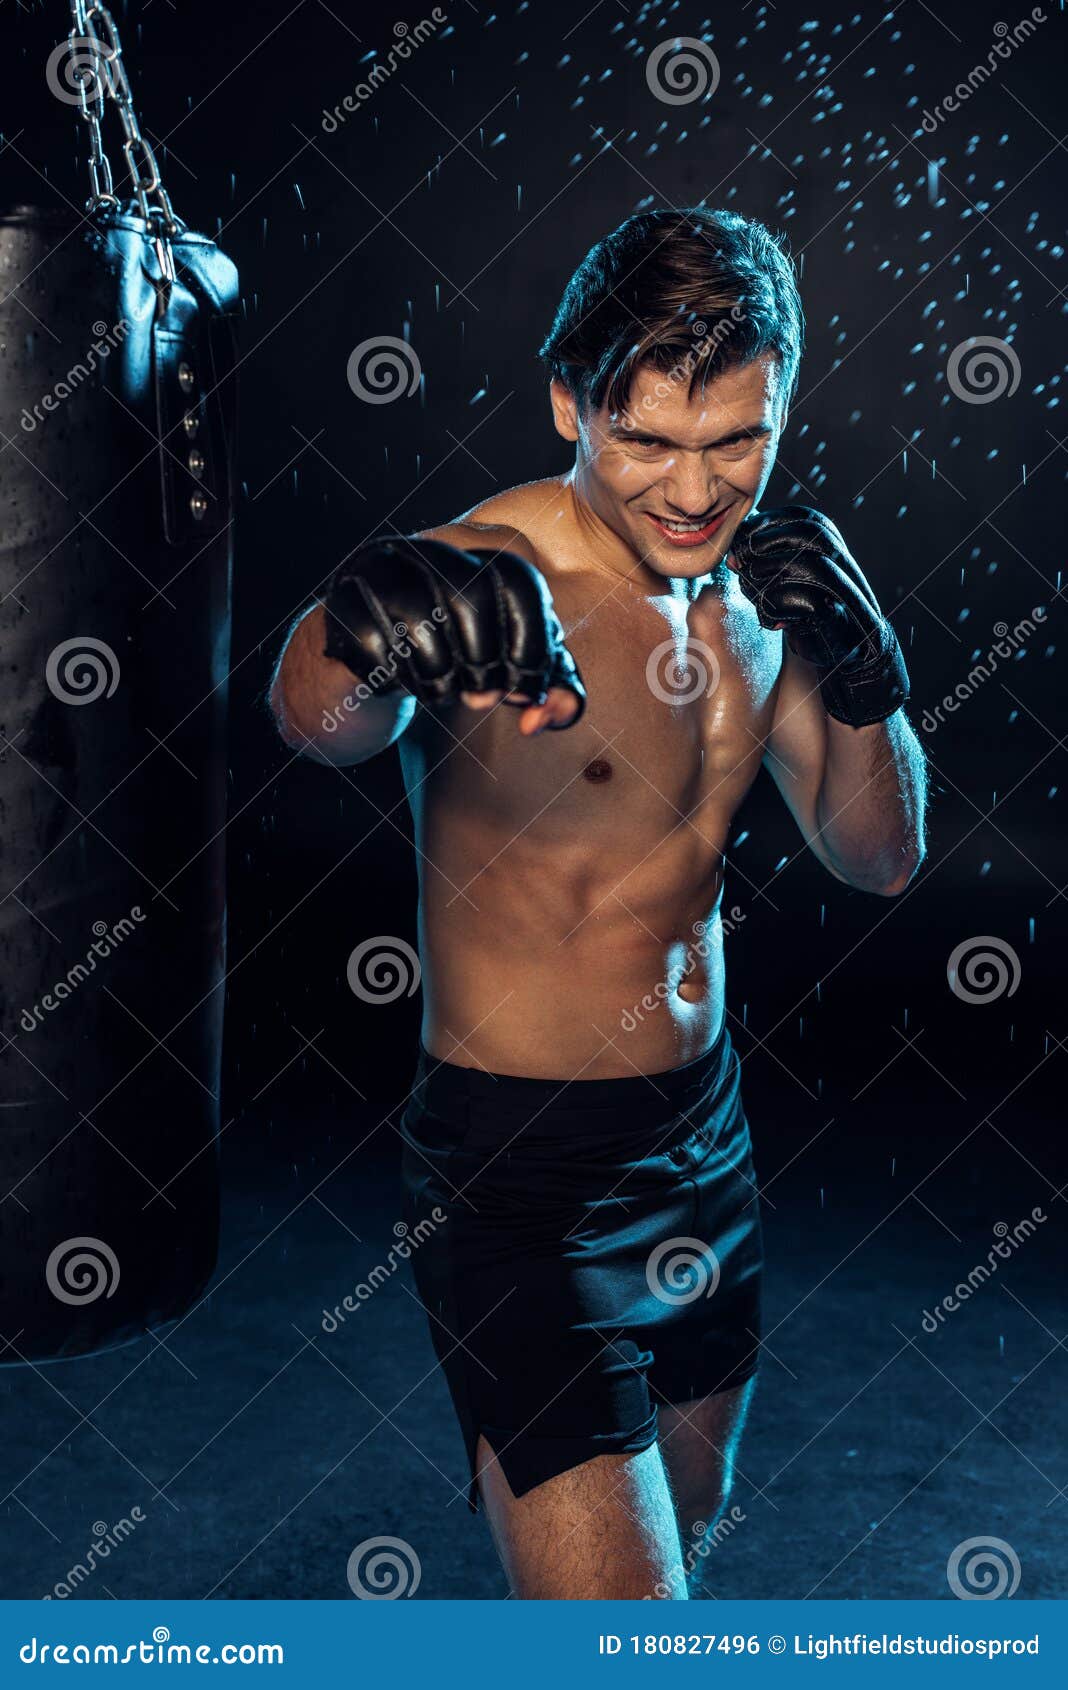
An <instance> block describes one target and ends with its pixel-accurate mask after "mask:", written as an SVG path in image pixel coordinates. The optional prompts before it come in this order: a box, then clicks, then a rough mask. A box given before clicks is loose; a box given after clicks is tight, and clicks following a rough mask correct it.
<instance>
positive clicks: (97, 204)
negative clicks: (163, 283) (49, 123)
mask: <svg viewBox="0 0 1068 1690" xmlns="http://www.w3.org/2000/svg"><path fill="white" fill-rule="evenodd" d="M70 9H71V30H70V34H69V36H68V37H67V45H68V48H69V50H70V73H71V76H72V78H73V80H74V83H75V86H76V87H77V89H78V110H79V112H80V114H81V116H82V117H84V119H85V121H86V123H87V124H88V126H89V174H90V177H91V179H92V185H93V193H92V197H91V199H90V200H89V201H88V202H87V204H86V210H87V211H97V210H99V209H100V208H101V207H102V206H106V205H111V206H115V207H119V206H120V205H121V201H120V200H119V198H118V195H117V194H116V193H115V187H114V182H113V179H112V174H111V162H110V160H109V159H108V156H107V153H106V152H105V151H104V140H103V136H102V134H101V129H100V120H101V118H102V117H103V115H104V107H105V96H109V97H110V98H111V100H113V101H114V103H115V105H116V107H117V108H118V113H119V121H120V123H121V124H122V130H123V135H124V140H123V144H122V150H123V152H124V153H125V155H126V165H127V168H128V170H129V172H130V178H131V180H132V182H133V186H134V193H135V194H136V196H137V203H138V206H139V208H140V212H141V216H142V217H143V218H144V220H145V222H146V223H147V224H148V226H149V227H150V228H152V229H154V231H155V235H156V238H157V242H158V250H159V251H160V256H161V262H163V259H164V250H165V251H166V260H167V262H166V265H165V269H167V270H171V273H172V275H173V269H172V266H171V264H170V251H169V247H168V246H167V242H168V241H169V240H170V239H172V238H173V237H174V236H175V235H177V234H178V233H179V232H180V229H181V224H180V223H179V222H178V220H177V218H176V217H175V215H174V209H173V207H172V205H171V201H170V196H169V195H168V193H167V190H166V188H165V187H164V186H163V183H162V181H161V179H160V173H159V165H158V164H157V162H156V155H155V153H154V152H153V151H152V148H151V147H150V146H149V144H148V142H147V141H146V140H145V138H144V136H143V135H142V133H141V126H140V124H139V123H138V121H137V115H136V113H135V112H134V109H133V93H132V91H131V88H130V84H129V81H128V79H127V76H126V69H125V66H124V65H123V62H122V43H121V42H120V40H119V32H118V28H117V26H116V23H115V19H114V18H113V17H112V15H111V13H110V12H109V11H108V9H107V7H106V6H100V5H96V4H94V3H87V0H70ZM98 21H99V23H100V25H101V27H102V29H103V32H104V33H103V36H102V35H101V34H100V32H99V31H98V28H97V23H98ZM150 199H151V200H154V201H155V203H154V204H150Z"/></svg>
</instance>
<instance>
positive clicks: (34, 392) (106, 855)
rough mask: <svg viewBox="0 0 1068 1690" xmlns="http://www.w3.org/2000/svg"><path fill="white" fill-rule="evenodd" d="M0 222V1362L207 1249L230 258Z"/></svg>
mask: <svg viewBox="0 0 1068 1690" xmlns="http://www.w3.org/2000/svg"><path fill="white" fill-rule="evenodd" d="M169 251H170V254H172V255H173V264H171V263H170V262H169V261H168V249H167V246H166V245H165V244H164V243H162V242H160V241H158V240H156V239H155V238H154V228H153V227H152V226H149V225H146V223H145V221H144V220H143V218H142V217H141V216H140V215H139V214H138V213H137V202H136V201H131V202H130V204H129V207H125V206H112V207H107V208H103V209H101V210H98V211H96V212H94V213H93V214H92V215H91V216H90V217H88V218H85V219H80V218H75V217H72V216H67V215H66V214H65V213H62V212H52V211H42V210H38V209H36V208H31V207H19V208H16V209H15V210H13V211H11V212H10V213H8V214H6V215H2V214H0V959H2V968H0V1036H2V1048H0V1364H2V1363H16V1364H17V1363H19V1362H21V1361H29V1360H38V1359H42V1358H54V1357H59V1356H70V1355H78V1354H83V1353H85V1352H87V1351H91V1350H96V1349H101V1348H107V1347H109V1346H112V1345H115V1344H118V1343H123V1342H125V1341H127V1340H129V1339H131V1338H133V1337H136V1336H137V1335H138V1334H140V1333H142V1332H144V1331H146V1330H148V1329H149V1328H152V1327H156V1326H160V1325H162V1324H164V1323H166V1322H168V1321H170V1320H173V1319H175V1318H176V1317H177V1316H179V1315H181V1314H182V1313H183V1312H184V1311H186V1310H187V1309H188V1308H189V1307H190V1305H191V1304H192V1303H193V1302H194V1301H195V1299H196V1298H197V1296H198V1295H199V1293H200V1292H201V1291H202V1290H203V1288H204V1286H205V1285H206V1283H207V1282H208V1280H209V1278H210V1276H211V1273H212V1271H213V1269H214V1265H215V1257H216V1248H217V1237H218V1173H217V1138H218V1112H219V1081H220V1054H221V1042H222V1014H223V982H224V974H225V888H224V843H225V831H224V830H225V821H226V815H225V808H226V806H225V797H226V786H225V782H226V748H225V726H226V695H227V673H228V666H229V639H230V569H231V533H232V522H233V423H234V364H235V358H234V349H233V332H232V313H233V311H234V309H235V305H236V292H237V274H236V271H235V269H234V266H233V265H232V264H231V262H230V260H229V259H228V258H226V257H225V256H224V255H223V254H222V253H221V252H220V251H219V250H218V248H217V247H216V246H215V245H214V244H213V243H212V242H211V241H209V240H207V239H205V238H204V237H203V236H200V235H196V234H194V233H192V232H191V231H189V230H187V229H186V228H185V226H184V225H182V224H180V223H179V224H178V225H177V233H176V234H175V235H174V238H173V241H172V242H171V243H170V247H169Z"/></svg>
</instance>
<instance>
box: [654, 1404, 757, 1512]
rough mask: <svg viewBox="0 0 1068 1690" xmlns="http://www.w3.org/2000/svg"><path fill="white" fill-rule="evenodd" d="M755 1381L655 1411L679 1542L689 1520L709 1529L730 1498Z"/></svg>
mask: <svg viewBox="0 0 1068 1690" xmlns="http://www.w3.org/2000/svg"><path fill="white" fill-rule="evenodd" d="M755 1385H756V1380H755V1379H747V1380H746V1382H745V1384H744V1385H736V1386H735V1387H734V1388H733V1389H731V1390H727V1391H717V1392H716V1394H715V1396H710V1397H702V1398H700V1399H698V1400H697V1401H696V1402H685V1403H676V1404H674V1405H673V1406H672V1407H670V1408H661V1409H660V1411H659V1413H658V1416H657V1419H658V1423H659V1439H660V1452H661V1455H662V1457H663V1460H664V1465H665V1467H666V1469H667V1472H668V1476H669V1478H670V1481H671V1489H672V1493H673V1496H674V1499H675V1507H676V1511H677V1515H678V1522H679V1529H680V1531H681V1533H682V1536H683V1538H684V1539H686V1538H688V1536H689V1535H690V1534H691V1532H692V1530H693V1527H694V1524H695V1522H703V1523H704V1525H705V1526H706V1527H711V1526H712V1525H713V1524H714V1523H715V1521H716V1518H717V1516H718V1515H719V1514H720V1513H721V1512H722V1510H723V1508H724V1506H725V1504H726V1502H727V1498H728V1497H729V1495H730V1490H731V1485H732V1483H733V1479H734V1468H735V1462H736V1459H737V1453H738V1446H739V1444H740V1442H741V1437H742V1430H743V1427H744V1425H745V1419H746V1415H747V1413H748V1411H749V1403H750V1400H751V1398H752V1394H753V1389H754V1386H755Z"/></svg>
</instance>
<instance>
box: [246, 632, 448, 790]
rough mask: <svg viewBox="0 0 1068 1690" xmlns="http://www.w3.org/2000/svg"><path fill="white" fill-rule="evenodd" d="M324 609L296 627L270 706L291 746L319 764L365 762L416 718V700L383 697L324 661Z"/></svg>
mask: <svg viewBox="0 0 1068 1690" xmlns="http://www.w3.org/2000/svg"><path fill="white" fill-rule="evenodd" d="M324 644H325V633H324V625H323V608H322V606H321V605H319V604H315V605H313V606H312V607H311V609H310V610H308V611H306V612H305V614H304V615H303V616H302V617H301V619H300V621H299V622H297V623H295V624H294V626H293V628H291V630H290V633H289V638H288V639H287V641H286V643H285V646H284V648H283V650H282V655H281V657H280V658H279V660H278V665H277V667H276V669H275V672H274V678H273V681H272V683H271V690H270V699H269V702H270V707H271V713H272V715H273V716H274V720H275V724H276V726H277V728H278V732H279V733H280V734H281V736H282V738H283V739H284V740H285V742H286V744H287V745H289V746H292V748H293V749H294V750H295V751H302V752H304V753H305V754H306V755H307V756H309V757H311V758H313V759H314V760H316V761H320V762H326V763H332V764H348V763H362V762H364V761H365V760H366V759H367V758H368V757H373V756H374V755H375V753H376V752H378V751H382V750H384V749H385V747H386V746H387V745H391V744H392V743H393V741H394V740H395V739H397V738H398V737H399V735H400V734H402V733H403V732H404V729H405V728H406V727H407V726H408V723H409V722H410V721H411V719H412V716H413V715H414V713H415V708H416V704H415V700H414V698H412V697H411V696H410V695H409V694H408V693H406V692H402V691H399V690H396V689H394V690H393V691H387V692H383V691H382V690H381V689H379V690H377V691H376V690H375V688H374V687H373V686H372V685H371V684H369V682H367V681H363V680H360V679H358V678H357V677H356V676H354V675H353V673H352V671H351V670H350V669H349V667H348V665H347V664H345V663H339V662H338V661H337V660H336V659H335V658H332V657H324V656H323V646H324Z"/></svg>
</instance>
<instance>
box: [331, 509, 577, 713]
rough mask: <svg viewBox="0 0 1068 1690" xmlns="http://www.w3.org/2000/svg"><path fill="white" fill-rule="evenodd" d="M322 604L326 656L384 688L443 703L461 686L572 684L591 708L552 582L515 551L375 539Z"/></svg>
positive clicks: (533, 694) (527, 689)
mask: <svg viewBox="0 0 1068 1690" xmlns="http://www.w3.org/2000/svg"><path fill="white" fill-rule="evenodd" d="M320 602H321V603H322V606H323V610H324V612H325V619H326V645H325V647H324V649H323V655H324V657H333V658H336V659H337V660H338V661H339V662H341V663H344V664H346V665H347V666H348V667H349V668H350V669H351V670H352V672H353V674H354V675H357V676H358V677H359V678H360V679H361V680H363V681H365V682H367V683H368V684H369V685H371V686H373V687H374V688H375V690H376V691H379V692H388V691H392V690H393V689H395V688H402V689H403V690H404V691H406V692H410V693H411V694H412V695H413V697H415V698H417V699H419V701H420V702H421V703H423V704H428V705H439V704H444V703H447V702H449V701H450V700H454V699H456V698H458V697H459V695H460V694H461V693H462V692H492V691H496V690H497V689H498V688H500V689H502V690H504V691H505V692H509V691H512V690H513V689H514V690H515V691H517V692H522V693H525V694H527V695H528V697H529V698H530V700H531V701H532V702H533V703H535V704H543V703H544V702H545V698H546V695H547V693H548V691H549V688H550V687H567V688H569V689H570V691H571V692H573V693H574V694H575V696H576V698H577V699H578V701H579V705H580V709H579V712H578V715H581V714H582V707H584V705H585V702H586V693H585V689H584V687H583V685H582V678H581V676H580V675H579V672H578V666H577V664H576V663H575V660H574V658H573V657H572V656H571V653H570V652H569V651H568V649H567V647H566V645H565V644H564V636H563V630H562V628H561V627H560V623H559V621H558V619H557V616H556V612H555V611H554V609H553V602H552V597H551V595H550V593H549V588H548V585H547V583H546V581H545V578H544V576H543V575H542V574H541V572H540V570H538V569H536V568H535V567H534V565H533V564H532V563H528V562H527V560H526V559H525V558H522V557H517V556H516V555H515V553H513V552H466V551H462V550H461V549H460V548H459V547H458V546H450V545H447V544H446V543H445V542H444V541H442V540H409V539H402V540H373V541H370V542H369V543H368V544H367V545H365V546H361V547H360V548H359V550H358V551H356V552H354V553H353V555H352V557H351V558H348V559H346V561H345V562H344V563H342V564H340V565H339V566H338V568H337V569H336V570H335V572H334V574H333V576H332V577H331V579H330V581H329V583H328V584H327V587H326V589H325V591H324V592H323V593H322V594H321V595H320ZM506 702H507V703H510V704H515V705H516V707H517V708H520V709H525V708H526V705H525V704H523V703H522V702H521V701H520V700H517V699H508V700H506ZM577 720H578V716H575V717H574V718H573V720H572V722H568V723H567V724H566V726H567V727H571V726H573V723H574V722H575V721H577ZM555 725H558V726H559V725H564V724H555Z"/></svg>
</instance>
